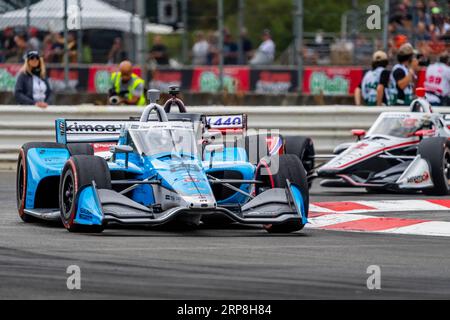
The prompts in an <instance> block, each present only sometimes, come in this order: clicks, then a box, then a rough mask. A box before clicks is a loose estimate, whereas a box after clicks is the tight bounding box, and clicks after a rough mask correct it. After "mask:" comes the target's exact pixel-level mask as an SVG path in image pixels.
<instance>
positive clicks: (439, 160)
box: [418, 137, 450, 196]
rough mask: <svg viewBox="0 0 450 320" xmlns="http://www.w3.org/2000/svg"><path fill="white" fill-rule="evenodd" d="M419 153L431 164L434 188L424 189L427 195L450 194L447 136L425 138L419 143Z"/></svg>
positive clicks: (449, 148) (449, 152) (449, 151)
mask: <svg viewBox="0 0 450 320" xmlns="http://www.w3.org/2000/svg"><path fill="white" fill-rule="evenodd" d="M418 153H419V155H420V156H421V157H422V159H425V160H427V162H428V165H429V166H430V171H431V172H430V175H431V180H432V181H433V188H430V189H424V190H423V193H425V194H427V195H435V196H436V195H437V196H443V195H448V194H450V188H449V180H450V146H449V142H448V141H447V138H444V137H434V138H428V139H424V140H422V141H421V142H420V144H419V150H418Z"/></svg>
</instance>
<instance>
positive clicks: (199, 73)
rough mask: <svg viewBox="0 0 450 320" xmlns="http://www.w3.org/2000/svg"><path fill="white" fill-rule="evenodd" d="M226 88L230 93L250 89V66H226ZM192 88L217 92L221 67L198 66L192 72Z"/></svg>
mask: <svg viewBox="0 0 450 320" xmlns="http://www.w3.org/2000/svg"><path fill="white" fill-rule="evenodd" d="M223 85H224V89H225V90H226V91H228V92H230V93H237V92H247V91H249V90H250V68H248V67H225V68H224V79H223ZM191 90H192V91H194V92H217V91H218V90H219V69H218V68H217V67H196V68H194V70H193V74H192V85H191Z"/></svg>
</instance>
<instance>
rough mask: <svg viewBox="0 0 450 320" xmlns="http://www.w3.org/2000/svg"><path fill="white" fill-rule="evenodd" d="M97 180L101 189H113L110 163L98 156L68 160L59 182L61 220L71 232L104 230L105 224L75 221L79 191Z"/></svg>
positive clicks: (81, 156)
mask: <svg viewBox="0 0 450 320" xmlns="http://www.w3.org/2000/svg"><path fill="white" fill-rule="evenodd" d="M92 181H94V182H95V184H96V185H97V187H98V188H100V189H111V175H110V172H109V168H108V164H107V163H106V161H105V160H104V159H103V158H100V157H97V156H86V155H78V156H73V157H71V158H70V159H69V160H67V162H66V164H65V165H64V168H63V170H62V173H61V180H60V184H59V207H60V211H61V221H62V223H63V224H64V227H65V228H66V229H67V230H69V231H71V232H93V233H96V232H102V231H103V229H104V226H103V225H79V224H76V223H75V222H74V220H75V217H76V214H77V211H78V205H79V204H78V202H77V195H78V192H79V191H81V190H82V188H83V187H84V186H86V185H91V184H92Z"/></svg>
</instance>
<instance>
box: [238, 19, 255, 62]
mask: <svg viewBox="0 0 450 320" xmlns="http://www.w3.org/2000/svg"><path fill="white" fill-rule="evenodd" d="M241 45H242V52H243V61H240V62H241V63H243V64H247V62H248V60H249V59H250V56H251V52H252V50H253V45H252V42H251V40H250V39H249V37H248V32H247V29H246V28H242V30H241Z"/></svg>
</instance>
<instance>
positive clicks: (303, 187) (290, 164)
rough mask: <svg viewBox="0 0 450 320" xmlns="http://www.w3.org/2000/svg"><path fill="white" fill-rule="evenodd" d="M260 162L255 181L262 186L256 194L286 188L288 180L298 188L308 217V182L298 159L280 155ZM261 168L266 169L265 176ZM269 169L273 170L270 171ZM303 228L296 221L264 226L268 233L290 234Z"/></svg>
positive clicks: (300, 222)
mask: <svg viewBox="0 0 450 320" xmlns="http://www.w3.org/2000/svg"><path fill="white" fill-rule="evenodd" d="M263 161H264V162H265V163H264V162H263ZM275 161H278V166H276V165H275V166H274V165H273V163H274V162H275ZM261 162H262V163H261V164H262V165H260V166H258V169H257V173H256V180H260V181H263V184H262V185H259V186H258V187H257V189H256V193H257V194H258V193H259V192H260V191H263V190H265V189H271V188H286V186H287V181H286V180H289V181H290V182H291V183H293V184H295V185H296V186H298V187H299V189H300V192H301V195H302V200H303V208H304V212H305V214H306V215H308V208H309V188H308V180H307V177H306V171H305V168H304V167H303V165H302V162H301V161H300V159H299V157H298V156H296V155H293V154H282V155H279V156H272V157H270V158H267V159H262V160H261ZM277 167H278V168H277ZM263 168H265V169H266V171H267V174H264V175H262V171H261V170H263ZM271 168H272V169H275V170H271ZM304 226H305V225H304V224H303V223H302V220H301V219H297V220H294V221H292V220H291V221H287V222H284V223H280V224H270V225H265V226H264V228H265V229H266V230H267V231H268V232H270V233H290V232H295V231H299V230H301V229H303V227H304Z"/></svg>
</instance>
